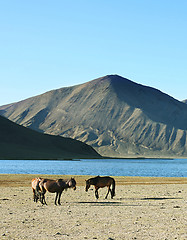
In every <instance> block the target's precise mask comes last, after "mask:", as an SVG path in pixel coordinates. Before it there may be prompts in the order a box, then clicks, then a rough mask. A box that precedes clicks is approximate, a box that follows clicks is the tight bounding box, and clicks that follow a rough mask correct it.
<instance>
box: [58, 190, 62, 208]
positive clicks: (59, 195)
mask: <svg viewBox="0 0 187 240" xmlns="http://www.w3.org/2000/svg"><path fill="white" fill-rule="evenodd" d="M61 194H62V192H59V193H58V205H61V203H60V197H61Z"/></svg>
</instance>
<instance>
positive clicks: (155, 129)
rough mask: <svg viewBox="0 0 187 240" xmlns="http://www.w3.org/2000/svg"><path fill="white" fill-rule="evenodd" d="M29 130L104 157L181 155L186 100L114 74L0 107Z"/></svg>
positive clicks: (184, 134) (183, 147)
mask: <svg viewBox="0 0 187 240" xmlns="http://www.w3.org/2000/svg"><path fill="white" fill-rule="evenodd" d="M0 114H1V115H3V116H5V117H7V118H9V119H11V120H12V121H15V122H16V123H19V124H21V125H24V126H26V127H30V128H32V129H34V130H37V131H41V132H44V133H48V134H53V135H61V136H65V137H71V138H74V139H78V140H80V141H83V142H85V143H88V144H89V145H91V146H92V147H94V148H95V149H96V150H97V151H98V152H99V153H100V154H103V155H105V156H110V157H127V156H130V155H132V156H145V155H146V156H151V155H152V154H153V155H155V156H174V155H176V156H184V155H187V151H186V149H187V146H186V142H187V141H186V130H187V124H186V122H187V105H186V104H185V103H181V102H179V101H178V100H176V99H174V98H173V97H171V96H169V95H167V94H165V93H162V92H161V91H160V90H157V89H154V88H152V87H148V86H144V85H141V84H137V83H135V82H133V81H131V80H128V79H126V78H123V77H121V76H118V75H107V76H104V77H101V78H97V79H94V80H92V81H89V82H86V83H83V84H79V85H75V86H71V87H65V88H60V89H56V90H51V91H48V92H46V93H44V94H41V95H38V96H35V97H32V98H29V99H26V100H23V101H21V102H18V103H13V104H9V105H8V106H1V107H0Z"/></svg>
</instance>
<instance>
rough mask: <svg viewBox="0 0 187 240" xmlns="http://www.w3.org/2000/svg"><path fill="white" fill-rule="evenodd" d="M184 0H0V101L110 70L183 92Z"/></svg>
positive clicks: (183, 95) (179, 95) (186, 57)
mask: <svg viewBox="0 0 187 240" xmlns="http://www.w3.org/2000/svg"><path fill="white" fill-rule="evenodd" d="M186 26H187V1H186V0H179V1H176V0H156V1H150V0H115V1H114V0H94V1H88V0H55V1H51V0H50V1H49V0H40V1H38V0H37V1H36V0H32V1H25V0H16V1H12V0H6V1H3V0H0V105H4V104H8V103H12V102H17V101H20V100H23V99H26V98H29V97H32V96H36V95H38V94H42V93H44V92H46V91H50V90H53V89H58V88H61V87H67V86H73V85H77V84H81V83H84V82H87V81H90V80H93V79H95V78H98V77H102V76H105V75H109V74H118V75H120V76H123V77H125V78H128V79H130V80H132V81H134V82H137V83H140V84H143V85H146V86H151V87H154V88H157V89H159V90H161V91H162V92H164V93H167V94H169V95H170V96H172V97H174V98H176V99H178V100H184V99H187V66H186V63H187V28H186Z"/></svg>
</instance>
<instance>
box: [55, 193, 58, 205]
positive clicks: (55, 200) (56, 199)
mask: <svg viewBox="0 0 187 240" xmlns="http://www.w3.org/2000/svg"><path fill="white" fill-rule="evenodd" d="M57 198H58V192H57V193H56V197H55V205H57V204H56V201H57Z"/></svg>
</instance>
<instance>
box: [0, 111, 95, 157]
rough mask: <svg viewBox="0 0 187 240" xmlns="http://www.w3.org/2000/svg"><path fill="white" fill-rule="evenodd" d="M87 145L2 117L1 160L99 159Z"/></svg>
mask: <svg viewBox="0 0 187 240" xmlns="http://www.w3.org/2000/svg"><path fill="white" fill-rule="evenodd" d="M98 157H100V156H99V154H97V153H96V152H95V150H93V149H92V148H91V147H90V146H88V145H86V144H85V143H82V142H79V141H76V140H73V139H69V138H63V137H60V136H50V135H47V134H43V133H39V132H36V131H34V130H31V129H27V128H25V127H23V126H19V125H18V124H16V123H13V122H11V121H10V120H8V119H6V118H4V117H2V116H0V159H65V158H68V159H69V158H98Z"/></svg>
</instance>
